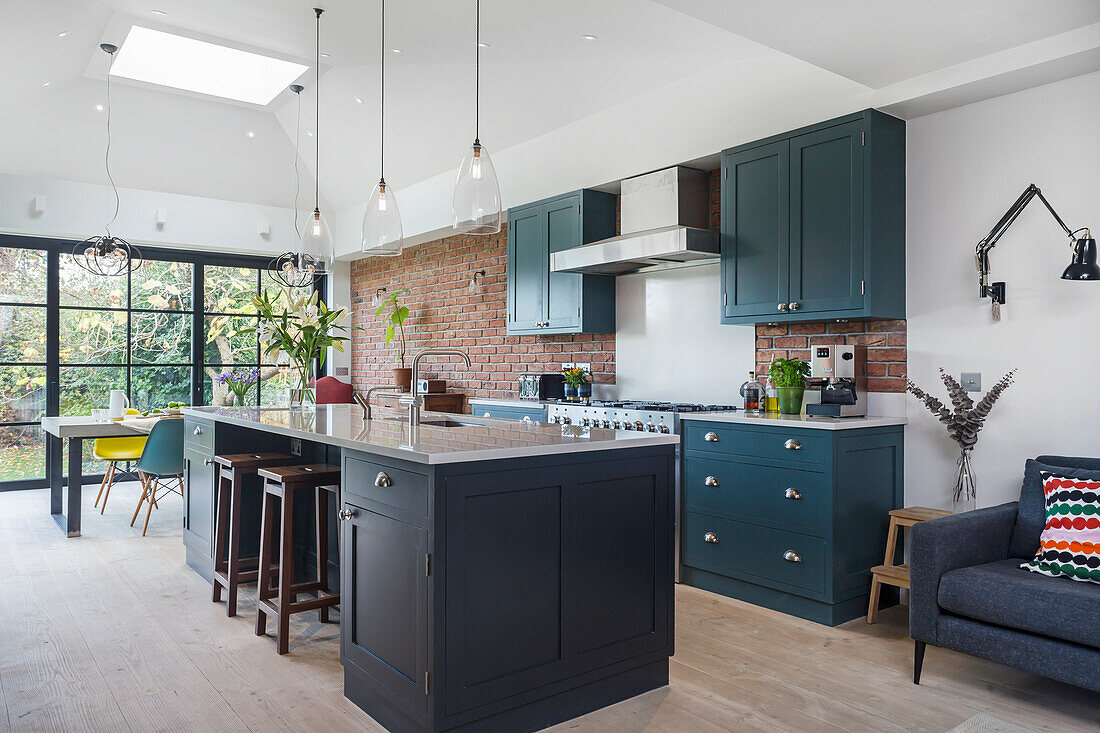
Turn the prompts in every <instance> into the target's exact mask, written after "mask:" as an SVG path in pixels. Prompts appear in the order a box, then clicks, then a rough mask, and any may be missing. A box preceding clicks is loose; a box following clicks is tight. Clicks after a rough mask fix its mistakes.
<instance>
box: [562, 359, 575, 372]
mask: <svg viewBox="0 0 1100 733" xmlns="http://www.w3.org/2000/svg"><path fill="white" fill-rule="evenodd" d="M573 366H574V364H573V362H571V361H563V362H562V363H561V370H562V371H563V372H564V371H565V370H566V369H572V368H573Z"/></svg>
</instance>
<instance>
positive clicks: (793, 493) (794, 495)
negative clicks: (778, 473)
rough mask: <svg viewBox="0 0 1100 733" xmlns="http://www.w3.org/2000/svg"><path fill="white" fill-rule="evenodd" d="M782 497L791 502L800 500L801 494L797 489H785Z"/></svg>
mask: <svg viewBox="0 0 1100 733" xmlns="http://www.w3.org/2000/svg"><path fill="white" fill-rule="evenodd" d="M783 496H784V497H786V498H788V499H791V500H793V501H797V500H799V499H801V498H802V492H801V491H799V490H798V489H787V490H786V491H784V492H783Z"/></svg>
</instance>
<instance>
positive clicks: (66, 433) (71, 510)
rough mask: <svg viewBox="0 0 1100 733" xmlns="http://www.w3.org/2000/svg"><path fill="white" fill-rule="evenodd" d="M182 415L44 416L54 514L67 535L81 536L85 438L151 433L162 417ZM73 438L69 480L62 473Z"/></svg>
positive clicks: (51, 504) (52, 512) (51, 513)
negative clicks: (66, 446)
mask: <svg viewBox="0 0 1100 733" xmlns="http://www.w3.org/2000/svg"><path fill="white" fill-rule="evenodd" d="M177 417H178V416H175V415H172V416H164V417H162V418H157V417H140V416H135V417H127V418H124V419H122V420H110V419H99V418H94V417H92V416H90V415H75V416H64V417H57V416H54V417H44V418H42V428H43V429H44V430H45V431H46V441H47V450H48V451H49V456H50V460H49V461H48V464H49V473H50V515H51V516H53V519H54V521H55V522H57V525H58V526H59V527H60V528H61V531H62V532H64V533H65V536H66V537H79V536H80V504H81V495H82V493H83V492H82V491H81V489H82V487H83V484H84V471H83V460H82V458H83V453H84V441H85V440H87V439H92V440H94V439H98V438H127V437H134V436H136V435H148V434H149V432H150V431H151V430H152V429H153V426H154V425H155V424H156V423H157V421H158V420H160V419H170V418H177ZM66 440H67V441H69V455H68V460H69V476H68V481H66V480H65V478H64V477H63V476H62V472H61V466H62V453H63V448H64V441H66Z"/></svg>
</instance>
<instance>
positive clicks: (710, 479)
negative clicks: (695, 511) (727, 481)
mask: <svg viewBox="0 0 1100 733" xmlns="http://www.w3.org/2000/svg"><path fill="white" fill-rule="evenodd" d="M717 485H718V479H716V478H714V477H713V476H707V477H706V478H705V479H703V486H717Z"/></svg>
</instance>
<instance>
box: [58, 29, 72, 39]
mask: <svg viewBox="0 0 1100 733" xmlns="http://www.w3.org/2000/svg"><path fill="white" fill-rule="evenodd" d="M67 35H69V32H68V31H61V32H60V33H58V34H57V37H58V38H64V37H65V36H67Z"/></svg>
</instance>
